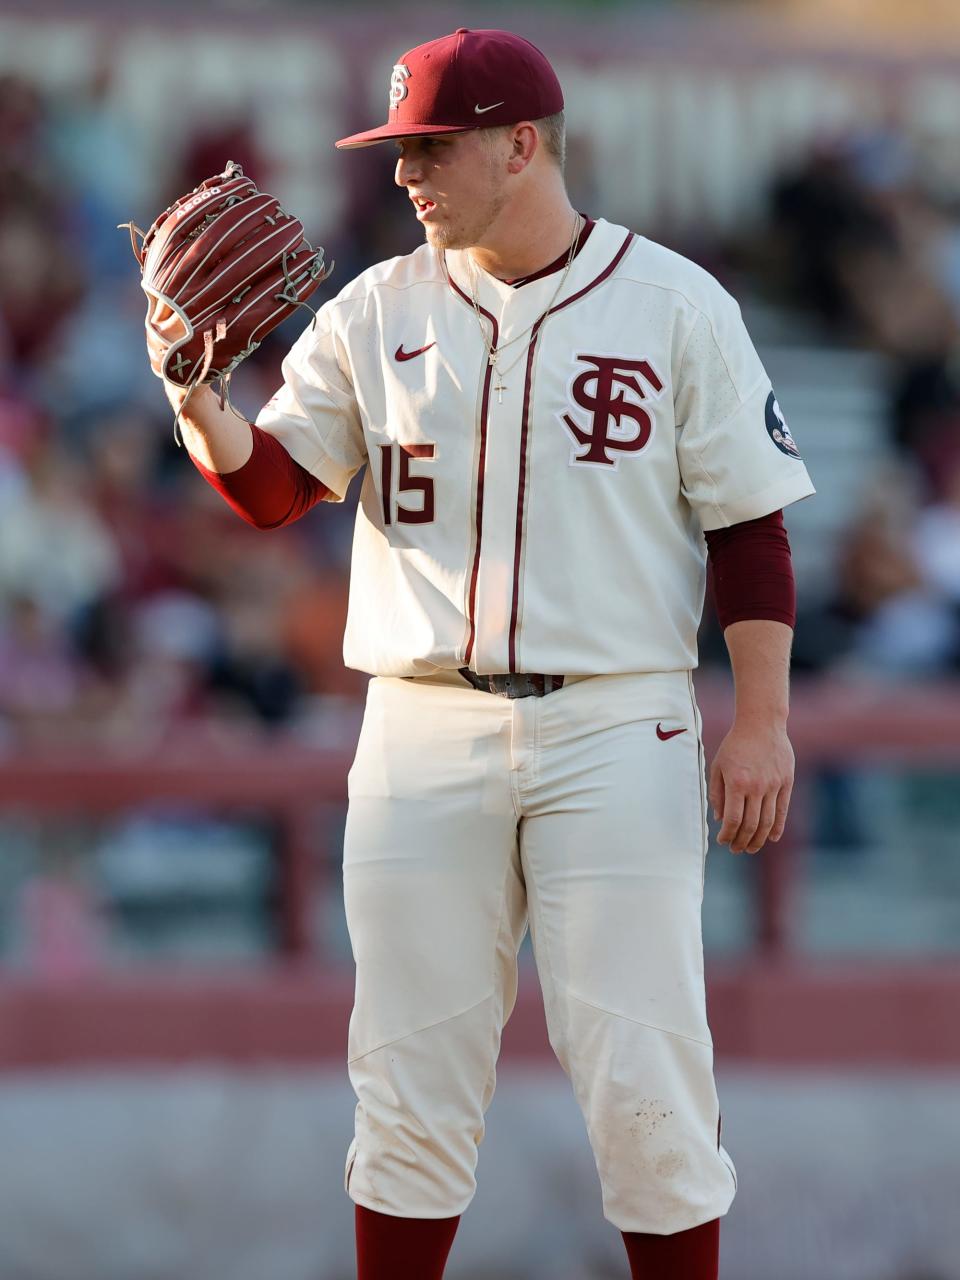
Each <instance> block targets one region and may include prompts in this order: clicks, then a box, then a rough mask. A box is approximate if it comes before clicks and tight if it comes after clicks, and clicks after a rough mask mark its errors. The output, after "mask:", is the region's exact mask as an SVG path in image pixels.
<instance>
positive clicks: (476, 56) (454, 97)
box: [337, 27, 563, 148]
mask: <svg viewBox="0 0 960 1280" xmlns="http://www.w3.org/2000/svg"><path fill="white" fill-rule="evenodd" d="M562 110H563V92H562V90H561V88H560V81H559V80H558V79H557V76H556V73H555V71H554V69H553V67H551V65H550V63H549V62H548V61H547V59H546V58H545V57H544V56H543V54H542V53H541V52H540V50H539V49H538V48H537V47H536V45H532V44H531V43H530V41H529V40H524V39H523V37H522V36H515V35H513V34H512V32H510V31H469V30H468V29H467V28H466V27H459V28H458V29H457V30H456V31H455V32H454V33H453V35H451V36H441V37H440V39H439V40H430V41H429V42H428V43H427V44H420V45H417V47H416V48H415V49H411V50H410V52H409V53H405V54H404V55H403V57H402V58H401V59H400V61H399V62H398V63H397V64H396V66H395V67H394V68H393V74H392V75H391V77H390V108H389V110H388V112H387V123H386V124H382V125H380V126H379V128H377V129H368V130H367V131H366V133H354V134H351V136H350V137H349V138H341V139H340V141H339V142H338V143H337V146H338V147H341V148H347V147H369V146H371V145H372V144H373V143H374V142H386V141H387V140H388V139H390V138H409V137H412V136H415V135H422V134H435V133H462V132H463V131H464V130H465V129H486V128H489V127H490V126H492V125H500V124H516V123H517V122H518V121H519V120H540V119H542V118H543V117H544V116H552V115H556V113H557V112H558V111H562Z"/></svg>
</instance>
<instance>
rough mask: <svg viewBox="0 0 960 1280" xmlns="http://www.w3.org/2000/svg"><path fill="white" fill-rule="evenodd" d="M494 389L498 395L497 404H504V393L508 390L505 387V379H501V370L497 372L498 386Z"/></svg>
mask: <svg viewBox="0 0 960 1280" xmlns="http://www.w3.org/2000/svg"><path fill="white" fill-rule="evenodd" d="M493 389H494V391H495V392H496V393H497V404H503V393H504V392H505V391H506V389H507V388H506V387H505V386H504V385H503V379H502V378H501V377H500V373H499V370H498V372H497V384H496V386H495V387H494V388H493Z"/></svg>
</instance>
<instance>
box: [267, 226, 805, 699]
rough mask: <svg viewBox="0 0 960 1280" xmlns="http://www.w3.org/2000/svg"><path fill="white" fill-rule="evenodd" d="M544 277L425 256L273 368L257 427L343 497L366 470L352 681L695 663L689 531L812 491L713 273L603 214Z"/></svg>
mask: <svg viewBox="0 0 960 1280" xmlns="http://www.w3.org/2000/svg"><path fill="white" fill-rule="evenodd" d="M558 280H559V276H558V275H557V274H556V273H554V274H551V275H547V276H545V277H543V278H542V279H534V280H532V281H530V282H528V283H526V284H524V285H523V287H521V288H514V287H513V286H511V285H509V284H506V283H504V282H503V281H500V280H497V279H496V278H495V277H493V276H491V275H489V274H487V273H486V272H484V271H482V270H480V269H478V268H476V267H475V266H474V265H473V263H472V260H471V259H470V258H469V255H468V254H467V253H466V252H465V251H450V252H447V253H446V254H445V255H440V254H438V253H437V252H436V251H435V250H434V249H433V248H431V247H429V246H427V245H424V246H422V247H421V248H419V249H417V250H416V251H415V252H413V253H411V254H409V255H407V256H405V257H400V258H395V259H393V260H391V261H388V262H383V263H380V264H378V265H377V266H374V267H372V268H370V270H368V271H365V272H364V273H363V274H362V275H360V276H358V277H357V278H356V279H355V280H354V281H352V282H351V283H350V284H349V285H347V286H346V288H345V289H344V290H343V291H342V292H341V293H340V294H339V296H338V297H336V298H335V299H333V300H331V301H330V302H328V303H326V304H325V305H324V307H323V308H322V309H321V311H320V313H319V316H318V320H317V323H316V324H315V325H312V326H308V328H307V329H306V330H305V331H304V333H303V335H302V336H301V337H300V339H299V340H298V341H297V342H296V343H295V344H294V346H293V348H292V350H291V351H290V354H289V355H288V357H287V359H286V360H285V362H284V383H283V386H282V388H281V390H280V391H279V392H278V394H277V395H276V396H275V397H274V398H273V399H272V400H271V401H270V403H269V404H268V405H267V406H265V408H264V409H263V411H262V412H261V414H260V416H259V418H258V419H257V425H258V426H260V427H262V428H263V429H264V430H266V431H269V432H271V433H273V434H274V435H275V436H276V437H277V438H278V439H279V440H280V441H281V442H282V443H283V444H284V446H285V447H286V448H287V449H288V451H289V452H290V453H291V454H292V456H293V457H294V458H295V459H296V461H298V462H299V463H300V464H301V465H302V466H304V467H306V468H307V469H308V470H309V471H311V472H312V473H313V474H314V475H315V476H317V478H318V479H320V480H321V481H322V482H323V483H324V484H325V485H327V486H328V487H329V488H330V490H331V491H332V494H333V495H334V496H335V497H336V498H338V499H341V500H342V499H343V497H344V496H345V494H346V492H347V489H348V486H349V484H350V481H351V479H352V477H353V476H354V475H355V474H356V473H357V472H358V471H360V470H361V469H362V468H364V467H365V468H366V470H365V473H364V476H363V483H362V490H361V495H360V503H359V507H358V511H357V520H356V528H355V534H354V544H353V561H352V568H351V584H350V604H349V612H348V620H347V628H346V636H345V641H344V659H345V662H346V663H347V665H348V666H351V667H357V668H359V669H361V670H364V671H369V672H371V673H373V674H376V675H393V676H403V675H423V674H427V673H429V672H432V671H434V670H436V669H438V668H441V669H447V668H458V667H463V666H469V667H470V668H472V669H473V670H475V671H478V672H481V673H484V674H491V673H496V672H507V671H548V672H560V673H567V674H571V675H574V674H587V675H592V674H614V673H621V672H646V671H671V670H684V669H688V668H691V667H694V666H696V662H697V653H696V633H697V627H698V623H699V619H700V613H701V609H702V606H703V594H704V582H705V565H706V551H705V542H704V538H703V530H709V529H716V528H720V527H723V526H726V525H730V524H735V523H738V522H740V521H743V520H749V519H753V518H756V517H758V516H762V515H766V514H768V513H769V512H771V511H775V510H777V509H778V508H780V507H783V506H785V505H787V504H789V503H791V502H794V501H796V500H797V499H799V498H803V497H806V496H807V495H809V494H812V493H813V492H814V489H813V486H812V484H811V482H810V478H809V476H808V474H807V471H806V468H805V467H804V464H803V462H802V461H801V459H800V455H799V453H798V451H797V448H796V445H795V444H794V441H793V438H792V437H791V435H790V432H789V429H788V428H787V426H786V423H785V422H784V419H783V415H782V413H781V412H780V409H779V406H778V404H777V400H776V396H775V394H774V392H773V389H772V387H771V385H770V380H769V378H768V377H767V375H766V373H765V371H764V369H763V366H762V364H761V362H760V359H759V357H758V356H757V353H756V351H755V349H754V347H753V344H752V343H751V341H750V338H749V336H748V334H747V332H746V329H745V327H744V325H743V322H742V319H741V317H740V311H739V308H738V306H737V304H736V302H735V301H734V300H733V298H732V297H731V296H730V295H729V294H728V293H726V292H725V291H724V290H723V289H722V288H721V286H720V285H719V284H718V283H717V281H716V280H714V278H713V277H712V276H710V275H709V274H708V273H707V272H705V271H703V270H702V269H701V268H699V267H697V266H696V265H695V264H694V263H692V262H690V261H688V260H687V259H685V258H683V257H681V256H679V255H677V254H675V253H673V252H671V251H670V250H667V249H665V248H663V247H662V246H660V245H657V244H655V243H653V242H652V241H650V240H647V239H644V238H643V237H641V236H638V235H635V234H634V233H632V232H630V231H628V230H627V229H626V228H625V227H621V226H617V225H615V224H612V223H609V222H605V221H603V220H600V221H598V222H597V223H596V225H595V226H594V228H593V230H592V233H591V235H590V236H589V238H588V239H587V241H586V243H585V244H584V246H583V248H582V249H581V251H580V252H579V253H578V254H577V256H576V257H575V258H574V259H573V261H572V264H571V266H570V270H569V273H568V275H567V277H566V279H565V280H564V281H563V287H562V289H561V290H560V292H559V293H558V292H557V284H558ZM511 339H514V341H511ZM490 347H493V348H499V350H500V356H499V360H498V365H497V368H496V369H494V368H493V367H492V366H491V362H490V360H489V359H488V349H489V348H490Z"/></svg>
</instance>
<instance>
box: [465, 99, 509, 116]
mask: <svg viewBox="0 0 960 1280" xmlns="http://www.w3.org/2000/svg"><path fill="white" fill-rule="evenodd" d="M503 102H506V98H504V100H503ZM503 102H491V104H490V106H489V107H481V105H480V103H479V102H478V103H477V105H476V106H475V107H474V108H473V109H474V111H475V112H476V114H477V115H478V116H482V115H483V113H484V112H485V111H492V110H493V108H494V107H502V106H503Z"/></svg>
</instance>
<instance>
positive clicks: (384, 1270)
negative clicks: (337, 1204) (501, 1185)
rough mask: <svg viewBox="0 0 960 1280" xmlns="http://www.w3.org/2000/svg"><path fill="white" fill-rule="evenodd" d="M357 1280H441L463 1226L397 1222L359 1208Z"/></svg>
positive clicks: (426, 1220)
mask: <svg viewBox="0 0 960 1280" xmlns="http://www.w3.org/2000/svg"><path fill="white" fill-rule="evenodd" d="M356 1211H357V1212H356V1224H357V1280H441V1277H442V1275H443V1268H444V1266H445V1265H446V1261H447V1254H448V1253H449V1252H450V1246H451V1245H452V1244H453V1237H454V1236H455V1235H456V1233H457V1226H458V1224H459V1222H460V1218H459V1215H458V1216H457V1217H456V1218H394V1217H392V1216H391V1215H389V1214H386V1213H377V1212H376V1211H375V1210H373V1209H365V1208H364V1206H363V1205H361V1204H358V1205H357V1206H356Z"/></svg>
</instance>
